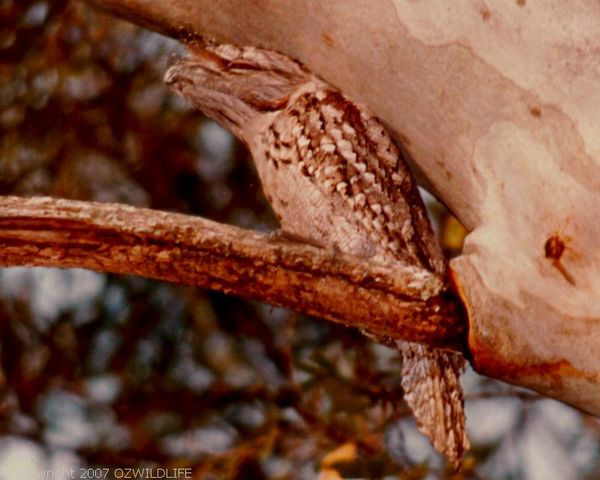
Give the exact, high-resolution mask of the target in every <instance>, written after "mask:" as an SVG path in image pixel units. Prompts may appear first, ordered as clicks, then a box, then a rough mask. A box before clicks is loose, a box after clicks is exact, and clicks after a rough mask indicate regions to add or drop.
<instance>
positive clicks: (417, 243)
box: [165, 44, 468, 466]
mask: <svg viewBox="0 0 600 480" xmlns="http://www.w3.org/2000/svg"><path fill="white" fill-rule="evenodd" d="M165 82H166V83H167V84H168V85H169V86H170V87H171V88H172V89H174V90H175V91H176V92H177V93H179V94H180V95H182V96H183V97H184V98H186V99H187V100H188V101H189V102H191V104H192V105H194V106H195V107H196V108H198V109H199V110H201V111H202V112H203V113H204V114H205V115H207V116H209V117H211V118H213V119H215V120H216V121H218V122H219V123H221V124H222V125H223V126H224V127H225V128H227V129H228V130H230V131H231V132H232V133H233V134H234V135H236V136H237V137H238V138H240V139H241V140H242V141H243V142H244V143H245V144H246V145H247V146H248V148H249V149H250V152H251V153H252V157H253V159H254V162H255V164H256V168H257V171H258V174H259V176H260V179H261V182H262V187H263V190H264V193H265V195H266V197H267V199H268V200H269V202H270V203H271V205H272V207H273V210H274V211H275V214H276V216H277V218H278V220H279V222H280V224H281V228H282V230H283V231H284V232H286V233H288V234H291V235H293V236H297V237H301V238H304V239H307V240H308V241H311V242H313V243H317V244H320V245H324V246H332V247H334V248H337V249H339V250H340V251H342V252H346V253H350V254H353V255H357V256H363V257H367V258H375V259H381V260H384V261H397V262H402V263H405V264H410V265H413V266H417V267H419V268H422V269H425V270H427V271H429V272H433V273H436V274H439V275H443V274H444V272H445V269H446V262H445V259H444V257H443V254H442V251H441V249H440V247H439V245H438V243H437V241H436V239H435V237H434V234H433V231H432V228H431V224H430V222H429V219H428V216H427V213H426V210H425V207H424V205H423V201H422V200H421V197H420V195H419V192H418V189H417V186H416V183H415V181H414V179H413V177H412V175H411V173H410V170H409V168H408V165H407V164H406V161H405V160H404V158H403V156H402V154H401V152H400V150H399V149H398V147H397V146H396V144H395V143H394V141H393V140H392V138H391V137H390V135H389V134H388V132H387V131H386V129H385V128H384V127H383V126H382V124H381V123H380V122H379V120H377V119H376V118H375V117H374V116H373V115H371V114H370V113H369V111H368V110H367V109H366V108H365V107H363V106H361V105H358V104H356V103H354V102H352V101H351V100H349V99H348V98H347V97H345V96H344V95H343V94H342V93H341V92H340V91H339V90H337V89H336V88H334V87H332V86H331V85H329V84H328V83H326V82H325V81H323V80H321V79H320V78H319V77H317V76H316V75H314V74H313V73H311V72H310V71H308V70H307V69H306V68H305V67H303V66H302V65H301V64H300V63H298V62H297V61H295V60H293V59H291V58H289V57H287V56H285V55H282V54H280V53H277V52H274V51H269V50H263V49H259V48H255V47H237V46H233V45H225V44H223V45H209V46H204V47H201V48H198V47H195V48H193V49H192V51H191V53H190V55H189V56H188V57H187V58H184V59H179V60H177V61H176V62H175V63H174V64H173V65H172V66H171V67H170V68H169V70H168V71H167V73H166V75H165ZM396 346H397V347H398V348H399V350H400V351H401V352H402V357H403V363H402V386H403V389H404V391H405V400H406V402H407V403H408V405H409V406H410V407H411V409H412V411H413V413H414V415H415V417H416V420H417V424H418V426H419V429H420V430H421V431H422V432H423V433H425V434H426V435H427V436H428V437H429V438H430V440H431V442H432V444H433V446H434V447H435V448H436V449H437V450H438V451H440V452H442V453H444V454H445V455H446V456H447V457H448V459H449V460H450V461H451V462H452V463H453V464H454V465H455V466H457V465H458V464H459V462H460V459H461V458H462V455H463V452H464V451H465V449H467V448H468V440H467V438H466V435H465V429H464V424H465V416H464V410H463V393H462V388H461V385H460V373H461V371H462V369H463V365H464V360H463V358H462V357H461V356H460V355H458V354H454V353H449V352H443V351H440V350H436V349H433V348H431V347H428V346H425V345H419V344H414V343H409V342H400V341H397V342H396Z"/></svg>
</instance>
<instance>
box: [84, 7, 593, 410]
mask: <svg viewBox="0 0 600 480" xmlns="http://www.w3.org/2000/svg"><path fill="white" fill-rule="evenodd" d="M88 1H89V2H90V3H94V4H96V5H99V6H101V7H103V8H105V9H107V10H109V11H112V12H113V13H118V14H120V15H122V16H125V17H126V18H129V19H133V20H134V21H137V22H138V23H141V24H143V25H145V26H150V27H151V28H154V29H156V30H159V31H162V32H166V33H168V34H171V35H184V36H185V35H193V34H194V33H201V34H204V35H206V36H209V37H211V36H212V37H215V38H217V39H218V40H219V41H225V42H231V43H237V44H241V45H246V44H252V45H257V46H261V47H265V48H269V49H273V50H279V51H281V52H283V53H285V54H287V55H289V56H291V57H294V58H297V59H299V60H301V61H302V62H304V63H305V64H306V65H307V66H308V67H309V69H310V70H312V71H314V72H316V73H317V74H319V75H320V76H321V77H323V78H324V79H325V80H327V81H328V82H330V83H332V84H333V85H335V86H337V87H338V88H339V89H340V90H341V91H342V92H344V94H346V95H347V96H349V97H350V98H352V99H354V100H356V101H359V102H362V103H365V104H367V105H368V106H369V107H370V108H371V110H373V111H374V112H375V113H376V114H377V115H378V116H379V117H380V118H381V119H382V120H383V121H384V122H385V123H386V124H387V125H388V127H389V128H390V129H391V131H392V132H393V133H394V134H395V136H396V138H397V139H398V140H400V141H401V142H402V143H403V145H404V147H405V149H406V150H407V152H408V153H409V154H410V156H411V157H412V159H413V161H414V163H415V165H416V166H417V168H418V170H420V171H421V172H422V174H423V178H424V179H425V180H426V181H427V183H428V184H429V185H430V186H431V187H432V189H433V190H434V191H435V192H436V193H437V194H438V195H439V196H440V198H441V199H442V200H443V201H444V202H445V203H446V204H447V205H448V206H449V207H450V208H451V209H452V210H453V211H454V213H456V215H457V216H458V217H459V218H460V219H461V221H462V222H463V223H464V225H465V226H466V227H467V228H468V230H469V231H470V235H469V236H468V238H467V241H466V245H465V249H464V253H463V255H461V256H460V257H458V258H457V259H455V260H454V261H453V262H452V263H451V268H452V270H453V272H454V278H455V281H456V283H457V284H458V285H459V287H460V291H461V292H462V296H463V299H464V301H465V304H466V305H467V307H468V311H469V317H470V318H469V319H470V330H469V346H470V349H471V351H472V355H473V358H472V362H473V365H474V366H475V368H476V369H477V370H479V371H480V372H482V373H485V374H487V375H490V376H494V377H497V378H501V379H503V380H505V381H508V382H511V383H515V384H519V385H522V386H528V387H531V388H534V389H536V390H538V391H540V392H542V393H545V394H547V395H550V396H553V397H555V398H558V399H561V400H563V401H566V402H569V403H572V404H574V405H576V406H578V407H580V408H582V409H584V410H587V411H589V412H593V413H595V414H600V357H599V356H598V355H597V354H596V352H597V351H598V350H599V349H600V278H599V276H600V267H599V266H600V249H598V248H597V245H598V238H600V221H599V220H600V208H599V207H600V193H599V192H600V165H599V163H600V136H598V135H597V132H598V131H600V114H599V113H598V112H600V95H599V94H598V92H600V66H599V63H598V54H597V45H598V44H599V41H600V34H599V33H598V32H599V31H600V30H599V29H598V25H600V6H599V4H598V2H597V1H596V0H577V1H575V2H569V3H568V4H567V3H565V2H561V1H559V0H548V1H547V2H544V4H543V5H542V4H540V3H538V2H532V1H526V0H515V1H514V2H506V1H501V0H488V1H475V2H472V1H466V0H464V1H457V2H452V4H451V5H449V4H448V2H446V1H443V0H432V1H429V2H414V1H405V0H395V1H393V0H351V1H346V0H344V1H342V0H330V1H328V2H312V1H305V0H277V1H274V0H263V1H256V2H248V1H245V0H177V1H173V2H162V1H160V0H137V1H131V0H88ZM548 245H550V247H554V246H556V245H558V246H559V247H560V245H562V247H560V248H548ZM559 252H560V253H559ZM557 257H558V258H557Z"/></svg>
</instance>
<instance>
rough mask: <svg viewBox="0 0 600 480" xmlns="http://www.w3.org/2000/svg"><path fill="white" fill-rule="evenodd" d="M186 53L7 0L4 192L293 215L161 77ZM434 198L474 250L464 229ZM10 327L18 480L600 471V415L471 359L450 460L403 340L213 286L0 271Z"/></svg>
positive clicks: (0, 340)
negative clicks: (410, 388)
mask: <svg viewBox="0 0 600 480" xmlns="http://www.w3.org/2000/svg"><path fill="white" fill-rule="evenodd" d="M182 53H183V52H182V48H181V46H180V45H179V44H178V43H176V42H174V41H173V40H169V39H167V38H164V37H161V36H159V35H156V34H154V33H150V32H148V31H145V30H142V29H139V28H137V27H134V26H132V25H130V24H128V23H125V22H122V21H118V20H116V19H113V18H110V17H108V16H105V15H103V14H100V13H98V12H96V11H93V10H91V9H90V8H88V7H87V6H86V5H85V4H83V3H82V2H81V1H75V0H72V1H67V0H47V1H46V0H43V1H31V0H0V193H1V194H17V195H25V196H28V195H52V196H57V197H66V198H74V199H81V200H96V201H103V202H104V201H109V202H122V203H128V204H132V205H137V206H147V207H152V208H156V209H163V210H172V211H179V212H185V213H190V214H197V215H202V216H205V217H209V218H212V219H214V220H218V221H221V222H226V223H232V224H236V225H239V226H242V227H246V228H252V229H257V230H271V229H273V228H276V223H275V221H274V219H273V216H272V215H271V212H270V210H269V207H268V205H267V204H266V202H265V200H264V198H263V197H262V194H261V192H260V187H259V183H258V181H257V178H256V175H255V172H254V170H253V168H252V164H251V160H250V159H249V158H248V154H247V152H246V151H245V149H244V148H243V147H242V146H241V145H240V144H239V143H238V142H236V141H235V140H234V139H233V138H232V137H231V136H230V135H229V134H228V133H227V132H225V131H223V130H222V129H221V128H220V127H219V126H218V125H216V124H215V123H213V122H211V121H208V120H206V119H205V118H203V117H202V116H201V115H200V114H199V113H198V112H194V111H192V110H190V109H189V108H188V107H187V106H186V105H185V104H184V103H183V102H182V101H181V100H180V99H179V98H177V97H175V96H174V95H172V94H171V93H170V92H169V91H168V89H167V88H166V87H165V86H164V85H163V83H162V76H163V73H164V71H165V69H166V66H167V64H168V61H169V58H170V56H171V55H173V54H182ZM428 203H429V204H430V206H431V207H432V212H433V214H434V216H435V218H436V219H437V225H438V229H439V230H440V235H441V240H442V243H443V245H444V246H445V247H446V249H447V251H448V253H449V254H454V253H457V252H459V251H460V247H461V241H462V237H463V235H464V232H462V231H461V228H460V226H459V225H458V224H457V222H456V221H455V220H453V219H452V217H451V216H449V215H448V213H447V212H445V211H444V210H443V209H442V207H441V206H440V205H439V204H435V203H434V202H433V199H431V198H429V199H428ZM341 301H343V299H341ZM0 335H1V337H0V480H9V479H10V480H13V479H29V478H31V479H33V478H41V475H42V472H48V471H52V472H54V475H55V476H54V477H53V478H61V477H60V472H63V471H66V470H68V469H71V468H75V469H77V468H79V467H88V466H90V467H91V466H101V467H118V468H123V467H129V466H150V467H152V466H163V467H189V468H192V471H193V475H194V478H197V479H313V478H317V477H319V478H321V479H323V480H333V479H337V478H390V479H392V478H403V479H404V478H405V479H417V478H456V479H459V478H473V479H480V478H500V479H517V478H524V479H544V480H547V479H553V478H557V479H569V478H589V479H593V478H599V477H600V461H599V438H600V423H599V422H598V420H597V419H595V418H592V417H589V416H586V415H584V414H581V413H579V412H576V411H575V410H573V409H571V408H569V407H567V406H564V405H562V404H559V403H557V402H554V401H551V400H547V399H543V398H540V397H539V396H537V395H535V394H533V393H531V392H527V391H524V390H521V389H516V388H512V387H509V386H507V385H504V384H500V383H498V382H494V381H492V380H489V379H486V378H482V377H479V376H477V375H476V374H474V373H473V372H471V371H468V372H467V374H466V376H465V381H464V384H465V389H466V392H467V414H468V417H469V418H468V427H469V434H470V436H471V440H472V443H473V448H472V450H471V452H470V453H469V454H468V455H467V457H466V460H465V468H464V471H463V472H462V473H461V474H455V475H454V476H453V474H452V472H451V471H450V470H449V469H448V467H447V465H446V464H445V462H444V460H443V459H442V458H440V457H439V456H438V455H437V454H436V453H434V452H433V451H432V449H431V447H429V445H428V443H427V441H426V439H425V438H424V437H422V436H421V435H420V434H419V433H418V431H417V429H416V426H415V424H414V421H413V420H412V418H411V416H410V413H409V411H408V409H407V407H406V405H405V403H404V402H403V400H402V389H401V387H400V379H399V375H398V373H399V371H400V359H399V356H398V355H397V354H396V352H394V351H393V350H390V349H388V348H386V347H382V346H380V345H376V344H374V343H372V342H371V341H368V340H367V339H365V338H364V337H363V336H361V335H360V334H358V333H357V332H355V331H352V330H349V329H345V328H342V327H339V326H336V325H332V324H329V323H325V322H323V321H319V320H315V319H310V318H305V317H303V316H300V315H297V314H295V313H293V312H290V311H287V310H283V309H279V308H272V307H269V306H265V305H260V304H257V303H252V302H244V301H241V300H239V299H237V298H232V297H225V296H223V295H219V294H216V293H211V292H205V291H200V290H197V289H192V288H187V287H181V286H177V285H170V284H163V283H158V282H154V281H149V280H145V279H140V278H134V277H117V276H112V275H103V274H98V273H94V272H89V271H83V270H58V269H23V268H11V269H3V270H0ZM77 478H78V477H77Z"/></svg>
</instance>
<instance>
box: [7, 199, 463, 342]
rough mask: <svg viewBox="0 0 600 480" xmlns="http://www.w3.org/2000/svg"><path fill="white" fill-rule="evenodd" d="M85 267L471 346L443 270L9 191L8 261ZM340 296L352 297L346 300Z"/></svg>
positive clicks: (391, 333)
mask: <svg viewBox="0 0 600 480" xmlns="http://www.w3.org/2000/svg"><path fill="white" fill-rule="evenodd" d="M17 265H21V266H46V267H64V268H67V267H82V268H89V269H91V270H96V271H100V272H112V273H121V274H133V275H139V276H143V277H148V278H156V279H159V280H165V281H170V282H177V283H183V284H187V285H195V286H198V287H202V288H208V289H212V290H218V291H221V292H224V293H232V294H236V295H240V296H243V297H247V298H252V299H255V300H259V301H263V302H266V303H270V304H272V305H281V306H285V307H289V308H292V309H294V310H297V311H300V312H302V313H306V314H309V315H316V316H318V317H321V318H325V319H328V320H333V321H336V322H338V323H343V324H345V325H347V326H353V327H358V328H362V329H364V330H366V331H367V332H369V333H370V334H372V335H373V336H376V337H378V338H380V339H383V338H384V337H390V339H404V340H410V341H416V342H421V343H427V344H431V345H436V346H439V347H442V348H446V349H451V350H455V351H461V350H462V349H463V347H464V340H465V335H466V329H465V325H464V323H463V317H462V316H461V314H462V312H461V307H460V303H459V302H457V300H456V299H455V298H454V297H452V296H451V295H448V294H447V293H441V294H438V292H439V291H440V288H441V287H442V286H443V282H442V279H441V278H440V277H439V276H436V275H434V274H428V273H427V272H423V270H421V269H417V268H415V267H412V266H408V265H402V264H400V263H397V262H389V263H379V264H373V263H372V262H366V261H365V260H364V259H360V258H357V257H352V256H350V255H343V254H341V253H339V252H333V251H327V250H324V249H321V248H319V247H316V246H312V245H308V244H305V243H299V242H293V241H290V240H286V239H282V238H280V237H277V236H273V235H268V234H260V233H255V232H252V231H248V230H244V229H240V228H237V227H232V226H228V225H222V224H220V223H216V222H211V221H210V220H206V219H202V218H198V217H191V216H187V215H181V214H176V213H171V212H159V211H155V210H148V209H143V208H134V207H129V206H125V205H116V204H104V203H94V202H78V201H73V200H57V199H52V198H43V197H40V198H31V199H24V198H19V197H0V266H17ZM340 299H344V300H343V301H340Z"/></svg>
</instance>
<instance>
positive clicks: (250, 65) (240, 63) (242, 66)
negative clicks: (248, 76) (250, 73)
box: [228, 58, 259, 70]
mask: <svg viewBox="0 0 600 480" xmlns="http://www.w3.org/2000/svg"><path fill="white" fill-rule="evenodd" d="M228 67H229V69H230V70H231V69H238V70H259V67H258V65H257V64H256V63H254V62H250V61H248V60H244V59H243V58H239V59H236V60H231V62H229V65H228Z"/></svg>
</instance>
